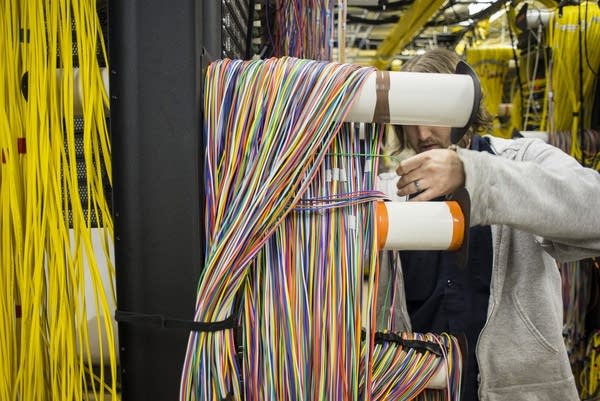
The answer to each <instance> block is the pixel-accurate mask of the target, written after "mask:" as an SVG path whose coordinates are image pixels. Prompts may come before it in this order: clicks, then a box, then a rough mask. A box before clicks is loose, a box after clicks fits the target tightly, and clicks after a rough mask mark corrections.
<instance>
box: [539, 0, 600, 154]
mask: <svg viewBox="0 0 600 401" xmlns="http://www.w3.org/2000/svg"><path fill="white" fill-rule="evenodd" d="M580 22H581V24H580ZM579 29H581V48H580V40H579ZM549 32H550V45H551V48H552V66H551V70H550V74H551V77H552V78H551V80H552V95H551V100H552V104H551V105H549V107H550V109H549V113H548V129H549V130H550V132H552V133H555V132H559V131H571V135H572V146H571V155H572V156H574V157H576V158H578V159H581V145H580V144H579V135H578V133H579V131H580V129H579V128H580V121H579V119H580V118H583V122H582V125H583V128H584V129H589V128H590V124H591V117H592V109H593V102H594V93H595V87H596V83H597V74H598V70H599V67H600V52H599V51H598V45H597V44H598V41H600V9H599V8H598V6H597V5H596V4H595V3H591V2H582V3H581V4H580V5H579V6H576V5H575V6H566V7H563V9H562V15H561V13H560V12H558V11H556V12H555V13H554V14H553V18H552V21H551V23H550V30H549ZM580 54H581V58H580ZM580 62H581V66H582V67H581V70H582V73H583V74H582V77H581V81H580V73H579V65H580ZM580 83H581V85H582V87H583V96H582V98H583V104H581V101H580ZM582 112H583V113H582Z"/></svg>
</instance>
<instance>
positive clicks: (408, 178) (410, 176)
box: [396, 170, 420, 189]
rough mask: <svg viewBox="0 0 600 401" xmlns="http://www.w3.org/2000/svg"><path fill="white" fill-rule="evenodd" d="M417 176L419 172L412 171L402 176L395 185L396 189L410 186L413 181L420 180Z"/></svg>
mask: <svg viewBox="0 0 600 401" xmlns="http://www.w3.org/2000/svg"><path fill="white" fill-rule="evenodd" d="M419 175H420V174H419V170H413V171H411V172H410V173H407V174H404V175H403V176H402V177H400V179H399V180H398V182H397V183H396V187H397V188H398V189H400V188H403V187H405V186H407V185H409V184H411V183H412V182H413V181H415V180H417V179H419V178H420V177H419Z"/></svg>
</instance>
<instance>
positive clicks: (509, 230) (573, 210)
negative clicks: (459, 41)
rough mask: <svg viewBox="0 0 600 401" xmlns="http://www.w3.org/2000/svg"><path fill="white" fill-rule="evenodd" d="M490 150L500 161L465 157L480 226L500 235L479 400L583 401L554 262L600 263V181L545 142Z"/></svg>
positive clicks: (481, 352) (480, 348) (482, 339)
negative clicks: (589, 259)
mask: <svg viewBox="0 0 600 401" xmlns="http://www.w3.org/2000/svg"><path fill="white" fill-rule="evenodd" d="M490 140H491V146H492V149H493V150H494V152H495V153H496V155H491V154H489V153H487V152H476V151H470V150H467V149H458V155H459V157H460V159H461V160H462V162H463V165H464V169H465V177H466V181H465V186H466V188H467V190H468V192H469V194H470V196H471V225H478V224H479V225H491V227H492V242H493V253H494V255H493V268H492V269H493V272H492V280H491V288H490V300H489V307H488V314H487V322H486V324H485V326H484V328H483V330H482V331H481V334H480V336H479V340H478V342H477V348H476V354H477V361H478V364H479V370H480V382H479V398H480V400H481V401H521V400H522V401H534V400H535V401H542V400H543V401H577V400H579V397H578V394H577V389H576V387H575V381H574V378H573V374H572V372H571V366H570V364H569V359H568V357H567V351H566V348H565V345H564V341H563V337H562V327H563V303H562V294H561V277H560V273H559V271H558V268H557V264H556V262H555V260H554V259H556V260H559V261H570V260H578V259H583V258H586V257H591V256H594V255H598V254H600V174H598V172H596V171H595V170H592V169H587V168H583V167H581V166H580V164H579V163H578V162H577V161H576V160H575V159H573V158H571V157H569V156H567V155H566V154H565V153H564V152H562V151H560V150H559V149H557V148H555V147H554V146H551V145H548V144H546V143H544V142H543V141H541V140H539V139H525V138H523V139H517V140H506V139H500V138H495V137H490ZM553 258H554V259H553Z"/></svg>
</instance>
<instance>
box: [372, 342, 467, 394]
mask: <svg viewBox="0 0 600 401" xmlns="http://www.w3.org/2000/svg"><path fill="white" fill-rule="evenodd" d="M365 348H366V346H363V350H364V349H365ZM361 362H362V359H361ZM362 368H363V366H362V365H361V370H362ZM440 371H443V376H442V377H445V378H446V383H445V385H444V386H440V387H444V388H443V389H438V390H435V389H429V388H427V386H428V385H429V384H430V383H431V382H432V380H434V376H435V375H436V374H439V373H440ZM461 375H462V355H461V352H460V346H459V344H458V341H457V339H456V337H453V336H449V335H447V334H440V335H438V334H432V333H427V334H421V333H401V334H394V333H376V334H375V348H374V351H373V375H372V380H373V386H372V400H382V401H383V400H385V401H400V400H412V399H417V400H420V401H438V400H439V401H442V400H446V401H458V400H460V391H461V389H460V383H461V380H460V378H461Z"/></svg>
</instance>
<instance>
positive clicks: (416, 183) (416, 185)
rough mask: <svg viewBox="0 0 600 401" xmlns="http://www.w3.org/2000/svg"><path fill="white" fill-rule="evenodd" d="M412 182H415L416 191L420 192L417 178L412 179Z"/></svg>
mask: <svg viewBox="0 0 600 401" xmlns="http://www.w3.org/2000/svg"><path fill="white" fill-rule="evenodd" d="M413 182H414V184H415V188H417V192H421V187H420V186H419V180H414V181H413Z"/></svg>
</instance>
